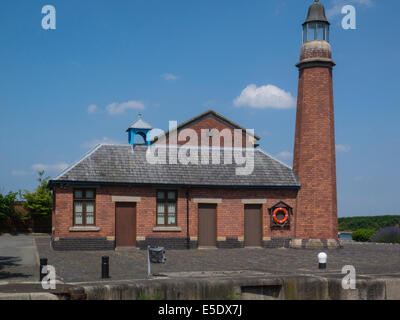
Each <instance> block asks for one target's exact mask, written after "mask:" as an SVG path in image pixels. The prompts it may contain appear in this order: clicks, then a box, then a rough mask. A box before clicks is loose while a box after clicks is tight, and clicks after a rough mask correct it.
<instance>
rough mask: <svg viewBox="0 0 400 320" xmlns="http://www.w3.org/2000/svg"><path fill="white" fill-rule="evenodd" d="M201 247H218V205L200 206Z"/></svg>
mask: <svg viewBox="0 0 400 320" xmlns="http://www.w3.org/2000/svg"><path fill="white" fill-rule="evenodd" d="M199 246H200V247H216V246H217V205H215V204H199Z"/></svg>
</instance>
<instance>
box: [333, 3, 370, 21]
mask: <svg viewBox="0 0 400 320" xmlns="http://www.w3.org/2000/svg"><path fill="white" fill-rule="evenodd" d="M331 4H332V5H331V6H330V7H328V9H327V10H326V16H327V17H328V19H332V18H334V17H336V16H338V15H340V14H341V13H342V8H343V7H344V6H345V5H360V6H365V7H372V6H373V5H374V3H373V1H372V0H332V1H331Z"/></svg>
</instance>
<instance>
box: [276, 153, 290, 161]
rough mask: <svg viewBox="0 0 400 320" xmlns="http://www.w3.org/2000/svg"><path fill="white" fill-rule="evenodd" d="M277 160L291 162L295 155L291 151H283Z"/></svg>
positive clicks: (277, 156)
mask: <svg viewBox="0 0 400 320" xmlns="http://www.w3.org/2000/svg"><path fill="white" fill-rule="evenodd" d="M276 158H278V159H280V160H290V159H292V158H293V153H291V152H289V151H282V152H280V153H278V154H277V155H276Z"/></svg>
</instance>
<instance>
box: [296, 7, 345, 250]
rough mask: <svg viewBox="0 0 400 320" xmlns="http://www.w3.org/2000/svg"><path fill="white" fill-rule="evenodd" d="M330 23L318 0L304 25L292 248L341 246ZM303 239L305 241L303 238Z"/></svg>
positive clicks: (300, 68) (300, 66) (300, 67)
mask: <svg viewBox="0 0 400 320" xmlns="http://www.w3.org/2000/svg"><path fill="white" fill-rule="evenodd" d="M329 25H330V24H329V22H328V20H327V19H326V16H325V8H324V6H323V5H322V4H321V3H320V2H319V1H318V0H315V1H314V3H313V4H312V5H311V6H310V8H309V11H308V16H307V19H306V21H305V22H304V23H303V46H302V48H301V53H300V62H299V63H297V65H296V66H297V67H298V69H299V87H298V100H297V116H296V135H295V147H294V159H293V169H294V171H295V173H296V175H297V177H298V179H299V180H300V183H301V189H300V191H299V194H298V199H297V208H296V218H295V219H296V223H295V237H296V240H295V241H294V246H296V244H297V245H301V244H302V246H303V247H304V246H310V247H313V246H319V245H323V246H329V247H331V246H332V247H334V246H336V245H337V244H338V241H337V238H338V230H337V193H336V155H335V128H334V108H333V85H332V69H333V67H334V66H335V63H334V62H333V60H332V55H331V46H330V44H329ZM300 239H301V240H300Z"/></svg>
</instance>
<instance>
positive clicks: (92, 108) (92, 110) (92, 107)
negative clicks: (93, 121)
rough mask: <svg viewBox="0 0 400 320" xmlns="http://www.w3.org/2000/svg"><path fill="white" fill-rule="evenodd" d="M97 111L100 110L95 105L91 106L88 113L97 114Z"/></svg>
mask: <svg viewBox="0 0 400 320" xmlns="http://www.w3.org/2000/svg"><path fill="white" fill-rule="evenodd" d="M97 110H98V107H97V106H96V105H95V104H91V105H90V106H89V107H88V109H87V112H88V113H89V114H91V113H95V112H96V111H97Z"/></svg>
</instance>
